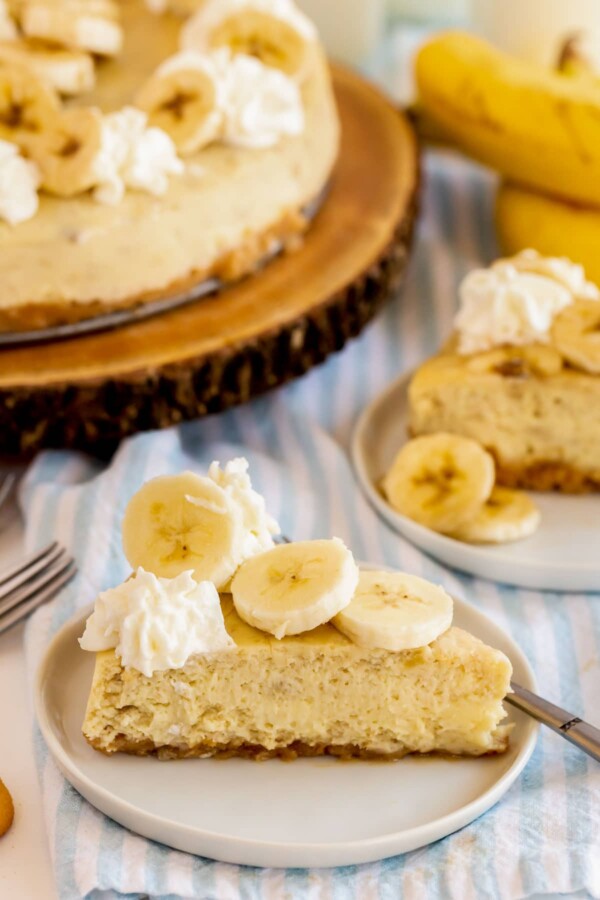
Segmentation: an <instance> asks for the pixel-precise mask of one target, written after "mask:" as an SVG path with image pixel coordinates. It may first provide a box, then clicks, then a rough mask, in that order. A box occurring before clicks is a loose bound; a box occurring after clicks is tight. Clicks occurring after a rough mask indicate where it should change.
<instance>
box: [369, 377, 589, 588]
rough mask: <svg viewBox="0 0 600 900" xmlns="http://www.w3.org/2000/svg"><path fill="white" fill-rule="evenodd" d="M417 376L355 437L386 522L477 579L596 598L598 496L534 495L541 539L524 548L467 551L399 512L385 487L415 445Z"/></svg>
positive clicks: (383, 402)
mask: <svg viewBox="0 0 600 900" xmlns="http://www.w3.org/2000/svg"><path fill="white" fill-rule="evenodd" d="M410 377H411V376H410V375H403V376H402V377H401V378H399V379H398V380H397V381H395V382H393V383H392V384H391V385H390V386H389V387H388V388H387V389H386V390H385V391H384V392H383V393H382V394H380V395H379V396H378V397H377V398H376V399H375V400H374V401H373V402H372V403H370V404H369V406H367V408H366V409H365V410H364V411H363V413H362V414H361V416H360V418H359V420H358V422H357V424H356V427H355V429H354V434H353V436H352V458H353V462H354V467H355V470H356V474H357V476H358V480H359V482H360V485H361V487H362V488H363V490H364V492H365V493H366V495H367V497H368V499H369V500H370V502H371V503H372V505H373V506H374V507H375V509H376V510H377V511H378V512H379V513H380V515H381V516H382V517H383V518H384V519H385V520H386V522H387V523H388V524H389V525H391V526H392V528H394V529H395V530H396V531H398V532H400V534H401V535H403V536H404V537H405V538H407V539H408V540H409V541H411V542H412V543H413V544H415V545H416V546H417V547H419V548H420V549H421V550H424V551H425V552H426V553H429V554H430V555H431V556H434V557H435V558H436V559H438V560H440V561H441V562H443V563H445V564H446V565H449V566H453V567H454V568H456V569H460V570H462V571H463V572H469V573H470V574H472V575H479V576H480V577H482V578H489V579H491V580H492V581H500V582H504V583H505V584H514V585H518V586H519V587H526V588H534V589H537V590H555V591H597V590H598V585H599V584H600V554H599V553H598V523H599V522H600V495H598V494H585V495H582V494H579V495H572V496H568V495H567V494H551V493H548V494H543V493H535V495H534V497H535V502H536V504H537V505H538V507H539V509H540V512H541V514H542V521H541V525H540V527H539V528H538V530H537V532H536V533H535V534H533V535H532V536H531V537H529V538H526V539H524V540H522V541H515V542H514V543H511V544H500V545H489V544H488V545H479V546H477V545H475V544H465V543H463V542H462V541H456V540H454V539H453V538H451V537H447V536H446V535H443V534H437V533H436V532H435V531H430V529H428V528H425V527H423V526H422V525H419V524H418V523H417V522H413V521H412V520H411V519H407V518H406V516H403V515H401V514H400V513H398V512H396V510H394V509H392V507H391V506H390V505H389V503H388V502H387V501H386V500H385V499H384V497H383V495H382V494H381V492H380V490H379V485H380V483H381V479H382V478H383V476H384V475H385V473H386V472H387V470H388V469H389V467H390V465H391V464H392V461H393V459H394V457H395V455H396V454H397V452H398V450H399V449H400V448H401V447H402V445H403V444H405V443H406V441H407V440H408V433H407V423H408V397H407V388H408V383H409V380H410Z"/></svg>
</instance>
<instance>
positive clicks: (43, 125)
mask: <svg viewBox="0 0 600 900" xmlns="http://www.w3.org/2000/svg"><path fill="white" fill-rule="evenodd" d="M59 113H60V101H59V98H58V95H57V94H56V92H55V91H53V90H52V88H50V87H48V85H46V84H44V83H43V81H41V80H40V79H39V78H38V77H37V76H36V75H34V74H33V72H31V71H30V70H29V69H27V68H25V67H24V66H19V65H15V64H12V63H11V64H10V65H7V64H6V63H0V138H2V139H5V140H7V141H13V142H14V143H16V144H18V145H19V146H20V147H21V148H22V149H25V150H27V149H28V147H29V145H30V144H31V143H32V141H34V140H36V139H37V138H38V137H39V135H41V134H43V133H45V131H46V130H47V129H49V128H51V127H52V124H53V123H54V122H55V120H56V118H57V116H58V115H59Z"/></svg>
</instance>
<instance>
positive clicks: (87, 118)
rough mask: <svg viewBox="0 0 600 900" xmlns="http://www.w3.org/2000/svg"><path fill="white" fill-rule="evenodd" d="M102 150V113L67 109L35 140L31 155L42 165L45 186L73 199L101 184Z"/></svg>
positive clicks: (87, 109) (52, 191) (86, 109)
mask: <svg viewBox="0 0 600 900" xmlns="http://www.w3.org/2000/svg"><path fill="white" fill-rule="evenodd" d="M101 148H102V113H101V112H100V110H99V109H96V108H95V107H91V106H90V107H81V108H73V109H66V110H64V111H63V112H62V113H61V114H60V116H59V117H57V118H56V120H55V122H54V123H53V124H52V125H51V126H49V127H48V128H47V129H46V130H45V131H44V132H42V134H41V135H39V136H38V137H37V138H36V140H35V141H33V142H31V144H30V147H29V154H30V156H31V158H32V159H33V160H34V162H36V163H37V165H38V166H39V169H40V172H41V175H42V187H43V188H44V189H45V190H47V191H49V192H50V193H51V194H57V195H58V196H59V197H73V196H75V195H76V194H81V193H83V192H84V191H87V190H89V189H90V188H92V187H94V185H95V184H96V183H97V179H98V173H97V168H96V166H97V160H98V158H99V154H100V151H101Z"/></svg>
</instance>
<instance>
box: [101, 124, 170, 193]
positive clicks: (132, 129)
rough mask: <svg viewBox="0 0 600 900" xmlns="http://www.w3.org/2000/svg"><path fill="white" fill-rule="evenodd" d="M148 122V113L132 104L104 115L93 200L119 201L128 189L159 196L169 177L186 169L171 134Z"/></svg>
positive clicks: (166, 185)
mask: <svg viewBox="0 0 600 900" xmlns="http://www.w3.org/2000/svg"><path fill="white" fill-rule="evenodd" d="M147 123H148V119H147V116H146V113H144V112H142V110H140V109H135V108H134V107H131V106H126V107H124V108H123V109H121V110H119V111H118V112H114V113H109V114H108V115H106V116H105V117H104V119H103V122H102V138H101V146H100V151H99V153H98V156H97V158H96V160H95V173H96V182H97V187H96V188H95V190H94V199H95V200H97V201H98V202H99V203H106V204H109V205H116V204H118V203H120V202H121V200H122V199H123V195H124V193H125V190H126V189H127V188H131V189H132V190H138V191H145V192H146V193H149V194H154V195H156V196H160V195H162V194H164V193H165V191H166V190H167V187H168V185H169V177H170V176H171V175H180V174H181V173H182V172H183V171H184V165H183V162H182V161H181V160H180V159H179V157H178V156H177V151H176V149H175V145H174V143H173V141H172V140H171V138H170V137H169V135H168V134H166V132H164V131H163V130H162V129H161V128H155V127H150V128H149V127H148V124H147Z"/></svg>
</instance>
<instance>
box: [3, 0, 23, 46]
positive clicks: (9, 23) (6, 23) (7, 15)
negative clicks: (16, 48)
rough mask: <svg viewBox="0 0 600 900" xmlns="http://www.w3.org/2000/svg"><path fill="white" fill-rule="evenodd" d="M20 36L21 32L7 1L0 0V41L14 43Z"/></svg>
mask: <svg viewBox="0 0 600 900" xmlns="http://www.w3.org/2000/svg"><path fill="white" fill-rule="evenodd" d="M18 35H19V31H18V29H17V25H16V22H15V20H14V19H13V17H12V11H11V9H10V8H9V6H8V5H7V3H6V2H5V0H0V41H14V40H16V39H17V37H18Z"/></svg>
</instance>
